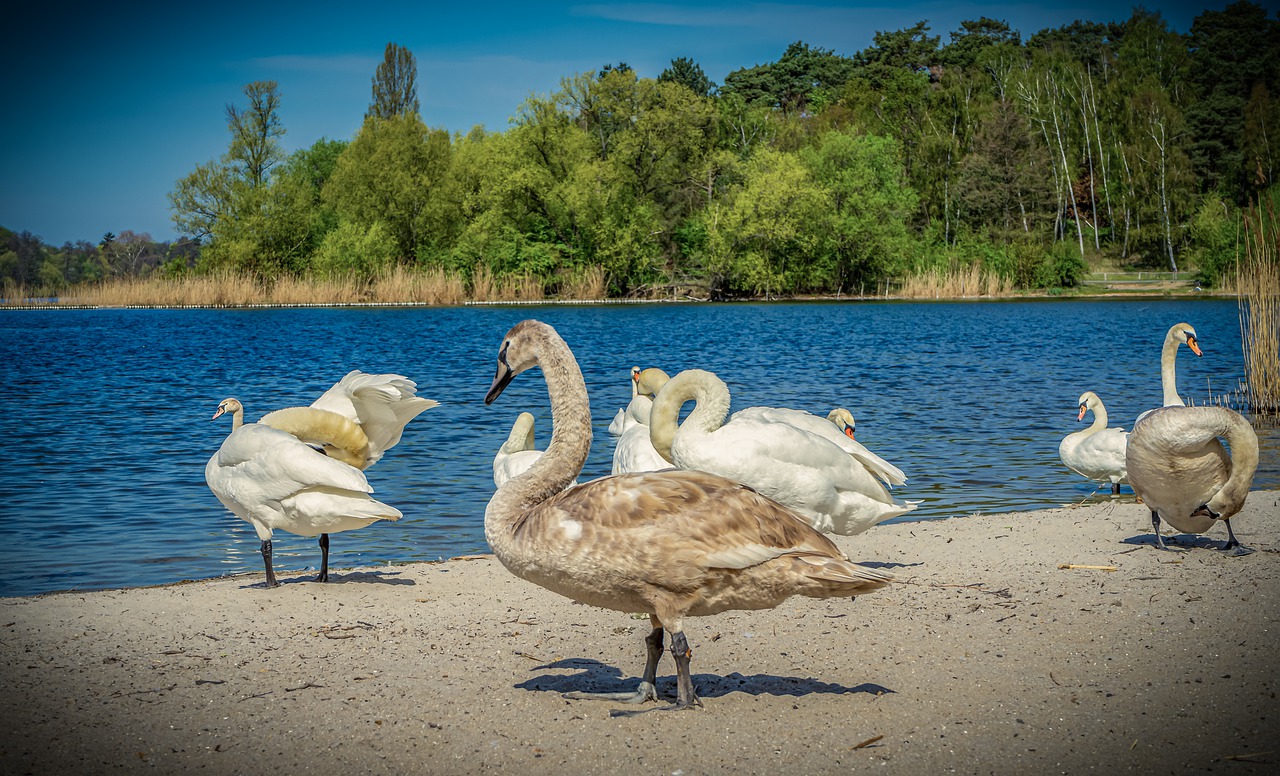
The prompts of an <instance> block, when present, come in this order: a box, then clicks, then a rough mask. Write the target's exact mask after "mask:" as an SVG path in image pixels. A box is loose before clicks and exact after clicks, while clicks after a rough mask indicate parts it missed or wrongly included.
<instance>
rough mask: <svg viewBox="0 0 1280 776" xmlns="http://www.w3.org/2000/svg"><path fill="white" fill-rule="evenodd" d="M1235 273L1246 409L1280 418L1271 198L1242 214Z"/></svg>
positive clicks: (1278, 271) (1278, 234)
mask: <svg viewBox="0 0 1280 776" xmlns="http://www.w3.org/2000/svg"><path fill="white" fill-rule="evenodd" d="M1236 274H1237V277H1236V283H1237V286H1238V289H1239V297H1238V300H1239V305H1240V341H1241V342H1240V344H1241V347H1242V349H1243V350H1244V371H1245V384H1246V386H1247V390H1248V395H1249V409H1250V411H1251V412H1252V413H1253V415H1254V417H1255V418H1265V419H1268V420H1270V421H1271V422H1273V423H1275V422H1280V221H1277V216H1276V207H1275V200H1274V199H1272V198H1268V199H1267V200H1266V202H1265V204H1258V205H1253V206H1251V207H1250V208H1249V209H1248V210H1246V211H1245V213H1244V255H1243V257H1242V258H1241V260H1240V267H1239V270H1238V272H1237V273H1236Z"/></svg>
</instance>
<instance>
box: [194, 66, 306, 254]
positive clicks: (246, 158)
mask: <svg viewBox="0 0 1280 776" xmlns="http://www.w3.org/2000/svg"><path fill="white" fill-rule="evenodd" d="M244 93H245V96H247V97H248V98H249V106H248V108H245V109H241V108H237V107H236V106H234V105H228V106H227V131H228V132H230V134H231V143H230V146H229V147H228V149H227V152H226V153H225V154H224V155H223V156H222V158H221V159H218V160H216V161H212V162H207V163H205V164H200V165H196V169H195V171H194V172H192V173H191V174H190V175H188V176H186V177H185V178H182V179H180V180H179V181H178V183H177V187H176V188H175V189H174V190H173V191H171V192H170V193H169V203H170V207H171V209H172V210H173V222H174V224H176V225H177V227H178V229H179V230H180V231H182V232H183V233H185V234H188V235H191V236H193V237H196V238H197V239H204V238H206V237H214V236H215V235H216V234H217V232H218V230H219V229H220V228H224V227H231V226H233V225H234V224H235V222H236V221H237V219H240V218H243V217H245V216H246V215H247V214H248V213H249V212H250V211H251V210H252V209H253V208H254V207H256V206H257V204H258V203H259V201H260V200H261V197H260V196H259V195H260V193H261V190H262V189H263V188H264V187H265V185H266V183H267V182H268V180H269V175H270V171H271V168H272V167H274V166H275V165H276V163H278V162H279V161H281V160H282V159H283V158H284V151H283V150H282V149H281V147H280V137H281V136H283V135H284V133H285V130H284V127H283V126H282V125H281V123H280V115H279V113H278V111H279V108H280V94H279V92H278V91H277V88H276V82H275V81H254V82H253V83H250V84H247V85H245V87H244Z"/></svg>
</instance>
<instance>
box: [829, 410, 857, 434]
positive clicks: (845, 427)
mask: <svg viewBox="0 0 1280 776" xmlns="http://www.w3.org/2000/svg"><path fill="white" fill-rule="evenodd" d="M827 420H829V421H831V422H832V423H834V424H836V428H838V429H840V433H841V434H844V435H845V436H847V437H849V438H850V439H853V438H854V437H853V428H854V423H853V413H852V412H850V411H848V410H846V409H845V408H844V407H836V408H835V409H834V410H832V411H831V412H829V413H827Z"/></svg>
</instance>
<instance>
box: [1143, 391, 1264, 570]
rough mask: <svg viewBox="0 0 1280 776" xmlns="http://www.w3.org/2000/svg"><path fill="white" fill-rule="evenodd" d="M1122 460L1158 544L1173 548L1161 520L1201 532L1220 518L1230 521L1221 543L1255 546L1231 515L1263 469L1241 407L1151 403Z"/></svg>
mask: <svg viewBox="0 0 1280 776" xmlns="http://www.w3.org/2000/svg"><path fill="white" fill-rule="evenodd" d="M1219 438H1222V439H1226V440H1227V443H1228V444H1229V445H1230V447H1231V452H1230V453H1228V452H1227V450H1226V449H1225V448H1224V447H1223V445H1222V442H1221V441H1220V439H1219ZM1125 461H1126V465H1127V466H1128V470H1129V483H1130V485H1131V486H1132V487H1133V490H1134V492H1135V493H1137V494H1138V495H1139V496H1141V497H1142V501H1143V503H1145V504H1146V505H1147V507H1148V508H1149V509H1150V510H1151V527H1152V530H1154V531H1155V535H1156V545H1157V546H1159V547H1160V549H1162V550H1163V549H1168V547H1166V545H1165V543H1164V539H1163V537H1161V535H1160V521H1161V520H1164V521H1165V522H1167V523H1169V525H1171V526H1173V527H1174V528H1176V529H1178V530H1179V531H1182V532H1183V533H1204V532H1205V531H1208V530H1209V529H1210V528H1212V527H1213V525H1214V524H1215V523H1217V522H1218V521H1221V522H1222V523H1223V524H1224V525H1226V527H1227V541H1226V544H1224V545H1223V546H1222V549H1223V550H1225V551H1228V552H1230V553H1231V554H1235V555H1247V554H1248V553H1250V552H1253V550H1251V549H1250V548H1248V547H1245V546H1243V545H1241V544H1240V542H1239V541H1238V540H1237V539H1236V535H1235V532H1234V531H1233V530H1232V529H1231V522H1230V520H1231V516H1232V515H1234V514H1236V513H1237V512H1239V511H1240V509H1241V508H1242V507H1243V506H1244V502H1245V497H1246V496H1248V495H1249V486H1250V485H1252V484H1253V475H1254V472H1256V471H1257V469H1258V435H1257V434H1256V433H1254V431H1253V427H1252V426H1250V425H1249V421H1247V420H1245V419H1244V418H1243V417H1241V416H1240V414H1239V413H1237V412H1233V411H1232V410H1229V409H1227V408H1225V407H1179V406H1173V407H1161V408H1160V409H1157V410H1152V411H1151V413H1150V414H1148V415H1147V416H1146V417H1144V418H1143V419H1142V420H1140V421H1138V423H1137V425H1135V426H1134V427H1133V431H1132V432H1131V433H1130V434H1129V445H1128V451H1127V453H1126V455H1125Z"/></svg>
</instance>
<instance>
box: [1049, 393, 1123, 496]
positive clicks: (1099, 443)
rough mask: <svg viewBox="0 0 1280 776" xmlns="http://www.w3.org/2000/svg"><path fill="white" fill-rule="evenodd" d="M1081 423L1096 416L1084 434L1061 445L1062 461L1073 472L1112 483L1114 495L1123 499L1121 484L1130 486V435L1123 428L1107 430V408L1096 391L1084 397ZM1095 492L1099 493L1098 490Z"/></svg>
mask: <svg viewBox="0 0 1280 776" xmlns="http://www.w3.org/2000/svg"><path fill="white" fill-rule="evenodd" d="M1079 405H1080V414H1079V415H1078V416H1077V418H1076V419H1077V420H1084V416H1085V415H1086V414H1087V413H1089V412H1092V413H1093V423H1091V424H1090V425H1089V427H1088V428H1086V429H1084V430H1083V431H1076V432H1075V433H1072V434H1067V435H1066V436H1065V437H1063V439H1062V442H1061V443H1059V444H1058V457H1059V458H1061V459H1062V462H1063V463H1064V464H1066V465H1067V468H1068V469H1070V470H1071V471H1073V472H1075V473H1076V474H1079V475H1080V476H1081V477H1084V478H1085V479H1086V480H1092V481H1094V482H1109V483H1111V493H1112V495H1119V493H1120V483H1122V482H1123V483H1128V482H1129V473H1128V470H1127V469H1126V468H1125V463H1124V457H1125V448H1126V447H1128V444H1129V432H1127V431H1125V430H1124V429H1122V428H1119V427H1113V428H1107V408H1106V407H1105V406H1104V405H1103V403H1102V399H1100V398H1098V394H1096V393H1094V392H1093V391H1085V392H1084V393H1082V394H1081V395H1080V401H1079ZM1095 492H1097V491H1096V490H1095Z"/></svg>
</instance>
